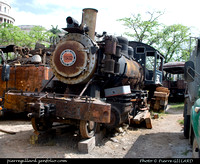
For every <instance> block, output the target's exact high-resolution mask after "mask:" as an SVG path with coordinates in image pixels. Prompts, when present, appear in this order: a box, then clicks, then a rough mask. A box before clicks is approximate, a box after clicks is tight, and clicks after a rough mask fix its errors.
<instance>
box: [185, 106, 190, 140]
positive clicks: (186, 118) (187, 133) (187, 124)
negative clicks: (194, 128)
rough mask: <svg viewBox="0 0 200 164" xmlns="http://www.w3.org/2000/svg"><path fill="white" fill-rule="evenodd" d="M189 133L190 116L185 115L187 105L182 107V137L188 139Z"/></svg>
mask: <svg viewBox="0 0 200 164" xmlns="http://www.w3.org/2000/svg"><path fill="white" fill-rule="evenodd" d="M189 131H190V115H187V104H185V106H184V136H185V138H187V139H188V138H189Z"/></svg>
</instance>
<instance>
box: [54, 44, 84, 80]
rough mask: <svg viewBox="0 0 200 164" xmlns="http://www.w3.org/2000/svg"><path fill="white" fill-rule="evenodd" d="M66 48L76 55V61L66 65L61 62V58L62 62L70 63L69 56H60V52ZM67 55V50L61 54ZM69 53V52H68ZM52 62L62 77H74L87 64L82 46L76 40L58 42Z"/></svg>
mask: <svg viewBox="0 0 200 164" xmlns="http://www.w3.org/2000/svg"><path fill="white" fill-rule="evenodd" d="M66 50H72V51H74V53H75V54H74V55H75V56H76V61H75V63H74V64H73V65H70V66H66V65H64V64H63V63H62V61H61V59H62V60H64V61H63V62H65V63H66V64H67V63H70V61H73V58H72V57H71V56H62V57H61V54H62V53H64V52H65V51H66ZM65 54H66V55H67V52H66V53H64V54H63V55H65ZM69 54H70V53H69ZM53 62H54V66H55V68H54V69H55V70H56V71H57V72H58V73H59V74H60V75H62V76H64V77H75V76H78V75H79V74H81V73H82V72H83V71H84V69H85V68H86V65H87V53H86V52H84V47H83V45H82V44H80V43H79V42H76V41H65V42H62V43H61V44H59V45H58V46H57V48H56V50H55V52H54V56H53Z"/></svg>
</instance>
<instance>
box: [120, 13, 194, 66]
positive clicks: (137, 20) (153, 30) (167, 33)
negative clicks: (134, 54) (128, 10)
mask: <svg viewBox="0 0 200 164" xmlns="http://www.w3.org/2000/svg"><path fill="white" fill-rule="evenodd" d="M163 14H164V12H161V11H154V12H147V15H148V16H149V18H148V19H146V20H145V19H144V18H143V17H142V16H141V14H137V15H132V17H128V18H127V17H126V18H122V19H119V20H118V21H121V22H123V25H124V26H125V27H126V28H127V31H128V32H125V35H127V36H129V37H132V38H133V40H134V41H138V42H143V43H146V44H149V45H151V46H153V47H155V48H156V49H158V50H159V51H160V52H161V53H162V54H163V55H164V56H165V62H169V61H186V60H188V58H189V49H188V47H189V46H188V44H189V39H190V38H189V37H190V35H191V33H190V30H191V29H190V27H187V26H184V25H182V24H173V25H170V26H166V25H164V24H161V23H159V21H158V19H159V17H160V16H162V15H163Z"/></svg>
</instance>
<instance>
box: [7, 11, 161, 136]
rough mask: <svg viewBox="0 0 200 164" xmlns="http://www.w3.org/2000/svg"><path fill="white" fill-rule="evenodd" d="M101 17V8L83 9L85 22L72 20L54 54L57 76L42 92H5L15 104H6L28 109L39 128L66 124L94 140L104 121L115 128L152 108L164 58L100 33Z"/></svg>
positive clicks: (145, 46)
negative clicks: (149, 101)
mask: <svg viewBox="0 0 200 164" xmlns="http://www.w3.org/2000/svg"><path fill="white" fill-rule="evenodd" d="M96 16H97V10H95V9H83V13H82V22H81V24H79V23H78V21H76V20H75V19H73V18H72V17H67V18H66V21H67V28H64V30H65V31H67V34H66V35H65V36H64V37H63V38H62V39H61V40H60V42H59V43H58V44H57V46H56V48H55V50H54V52H53V53H52V55H51V63H50V66H51V69H52V71H53V76H52V78H50V79H49V80H48V81H47V82H46V85H44V87H43V88H42V89H41V90H40V91H38V92H18V91H8V92H7V93H6V94H5V98H6V99H10V100H12V102H11V101H10V102H9V103H8V101H6V102H5V104H4V107H5V108H10V105H11V103H14V104H18V105H15V108H16V110H19V108H21V109H22V108H23V109H25V110H26V111H27V112H28V113H29V117H31V121H32V125H33V128H34V129H35V130H36V131H43V130H47V129H49V128H51V126H52V123H53V122H63V123H66V124H76V125H79V128H80V133H81V136H82V137H83V138H90V137H92V136H93V135H94V134H95V129H96V127H97V124H98V123H102V124H103V125H105V126H106V127H107V128H113V127H116V126H118V125H120V124H121V123H123V122H127V121H128V120H129V121H130V119H131V118H133V117H135V116H136V115H137V113H138V112H139V111H140V110H144V109H146V108H147V99H148V98H149V99H150V98H151V97H152V95H153V94H152V93H153V92H154V90H155V88H156V86H158V85H160V84H161V82H162V63H163V56H162V55H161V54H160V53H159V52H158V51H156V50H155V49H154V48H152V47H150V46H148V45H145V44H143V43H138V42H128V40H127V39H126V38H124V37H115V36H112V35H107V34H106V33H103V34H102V35H97V34H95V26H96ZM147 90H149V94H148V92H147ZM148 95H149V96H150V97H148ZM12 108H13V107H12Z"/></svg>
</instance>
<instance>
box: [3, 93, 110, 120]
mask: <svg viewBox="0 0 200 164" xmlns="http://www.w3.org/2000/svg"><path fill="white" fill-rule="evenodd" d="M41 95H42V94H40V95H38V93H35V95H34V94H33V93H28V92H27V93H23V94H21V93H13V92H9V93H6V95H5V99H6V101H5V104H4V107H5V108H6V109H11V110H14V111H19V112H22V111H27V112H39V111H35V110H37V109H35V108H33V107H32V106H29V105H28V104H34V103H35V102H37V99H38V98H39V97H40V96H41ZM66 96H67V95H63V96H62V98H59V97H56V95H54V96H53V95H49V96H48V97H46V96H45V97H43V98H42V99H41V102H42V103H47V104H54V105H55V106H56V113H55V117H61V118H67V119H68V118H69V119H78V120H88V121H95V122H99V123H109V122H110V115H111V105H110V104H108V103H104V102H102V101H100V100H97V99H90V98H86V97H84V98H83V97H82V98H81V99H79V98H65V97H66Z"/></svg>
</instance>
